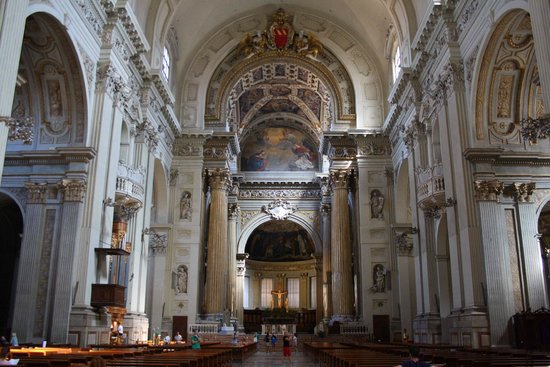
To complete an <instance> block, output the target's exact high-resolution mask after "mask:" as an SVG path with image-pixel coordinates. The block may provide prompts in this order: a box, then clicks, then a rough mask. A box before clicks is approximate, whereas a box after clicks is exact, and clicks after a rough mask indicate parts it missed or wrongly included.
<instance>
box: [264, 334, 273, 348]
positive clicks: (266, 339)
mask: <svg viewBox="0 0 550 367" xmlns="http://www.w3.org/2000/svg"><path fill="white" fill-rule="evenodd" d="M264 343H265V352H266V353H269V352H270V351H271V337H270V336H269V331H266V333H265V337H264Z"/></svg>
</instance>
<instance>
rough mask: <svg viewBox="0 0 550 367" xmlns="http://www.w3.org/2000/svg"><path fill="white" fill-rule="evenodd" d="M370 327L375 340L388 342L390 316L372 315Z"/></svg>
mask: <svg viewBox="0 0 550 367" xmlns="http://www.w3.org/2000/svg"><path fill="white" fill-rule="evenodd" d="M372 329H373V330H372V332H373V334H374V341H375V342H376V341H381V342H382V343H388V342H389V341H390V316H389V315H372Z"/></svg>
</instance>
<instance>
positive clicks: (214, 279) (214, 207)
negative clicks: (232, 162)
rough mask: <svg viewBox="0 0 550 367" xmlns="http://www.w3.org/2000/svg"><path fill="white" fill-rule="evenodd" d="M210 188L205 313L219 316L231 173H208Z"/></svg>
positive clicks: (223, 294) (225, 272)
mask: <svg viewBox="0 0 550 367" xmlns="http://www.w3.org/2000/svg"><path fill="white" fill-rule="evenodd" d="M207 175H208V179H209V184H210V189H211V203H210V218H209V222H208V255H207V260H206V289H205V291H206V294H205V312H206V314H208V315H215V314H221V313H222V312H223V310H224V309H225V308H226V306H227V275H228V261H227V255H228V251H227V247H228V246H227V224H228V221H227V189H228V188H229V183H230V181H229V179H230V174H229V171H228V170H226V169H219V168H217V169H215V170H211V171H207Z"/></svg>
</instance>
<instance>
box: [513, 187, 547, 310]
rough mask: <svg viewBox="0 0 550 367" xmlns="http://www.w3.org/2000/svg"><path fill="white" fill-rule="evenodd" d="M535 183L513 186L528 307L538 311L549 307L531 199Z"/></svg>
mask: <svg viewBox="0 0 550 367" xmlns="http://www.w3.org/2000/svg"><path fill="white" fill-rule="evenodd" d="M534 189H535V184H534V183H527V184H526V183H516V184H514V185H512V190H513V195H514V198H515V200H516V206H517V211H518V222H519V228H518V231H519V232H520V233H519V236H518V237H519V238H521V243H522V249H523V259H524V262H525V278H526V279H525V280H526V284H527V299H526V301H527V305H526V306H527V307H528V308H531V309H532V310H537V309H539V308H541V307H547V306H548V304H547V302H546V300H547V297H546V286H545V284H544V269H543V267H542V262H541V261H540V259H541V257H542V254H541V248H540V242H539V238H538V235H537V234H538V226H537V224H538V215H537V212H536V211H537V208H536V206H535V204H534V203H533V201H532V199H531V195H532V194H533V190H534Z"/></svg>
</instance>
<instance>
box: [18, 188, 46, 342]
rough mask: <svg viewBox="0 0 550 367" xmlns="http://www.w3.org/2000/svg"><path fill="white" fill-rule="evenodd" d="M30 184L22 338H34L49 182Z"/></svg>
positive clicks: (22, 273)
mask: <svg viewBox="0 0 550 367" xmlns="http://www.w3.org/2000/svg"><path fill="white" fill-rule="evenodd" d="M26 187H27V207H26V210H25V218H26V220H25V228H24V231H23V233H24V236H23V241H22V243H21V255H20V257H19V258H20V264H19V268H20V269H24V271H20V272H19V273H18V276H17V278H18V279H17V293H16V298H15V307H14V315H13V331H14V332H16V333H17V335H18V336H19V340H21V341H30V340H31V338H32V337H33V325H34V319H35V317H36V312H35V306H36V292H37V287H38V281H37V279H38V275H39V267H40V256H41V249H42V246H41V245H42V237H43V221H44V203H45V198H46V190H47V185H46V184H40V183H27V184H26Z"/></svg>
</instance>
